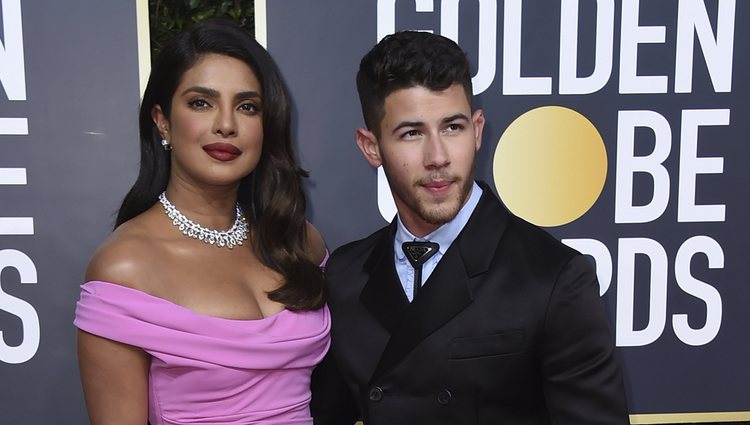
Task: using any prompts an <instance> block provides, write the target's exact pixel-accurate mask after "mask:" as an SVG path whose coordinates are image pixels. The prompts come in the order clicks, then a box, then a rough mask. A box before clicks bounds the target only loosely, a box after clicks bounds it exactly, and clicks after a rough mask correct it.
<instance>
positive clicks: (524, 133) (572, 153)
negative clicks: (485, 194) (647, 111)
mask: <svg viewBox="0 0 750 425" xmlns="http://www.w3.org/2000/svg"><path fill="white" fill-rule="evenodd" d="M606 175H607V152H606V150H605V147H604V141H603V140H602V137H601V135H600V134H599V131H598V130H597V129H596V127H594V125H593V124H592V123H591V122H590V121H589V120H588V119H586V117H584V116H583V115H581V114H579V113H578V112H576V111H574V110H572V109H568V108H564V107H561V106H543V107H540V108H536V109H532V110H531V111H528V112H526V113H525V114H523V115H521V116H520V117H518V118H516V120H515V121H513V122H512V123H511V124H510V126H508V128H507V129H506V130H505V132H504V133H503V135H502V136H501V137H500V141H499V142H498V144H497V149H496V150H495V157H494V160H493V176H494V179H495V187H496V188H497V191H498V193H499V194H500V198H502V200H503V203H505V205H506V206H507V207H508V209H510V210H511V211H512V212H513V213H514V214H516V215H517V216H519V217H521V218H523V219H525V220H527V221H529V222H531V223H534V224H536V225H538V226H545V227H551V226H561V225H563V224H567V223H570V222H572V221H574V220H576V219H577V218H579V217H580V216H582V215H583V214H585V213H586V211H588V210H589V209H590V208H591V206H592V205H594V202H596V200H597V198H598V197H599V195H600V194H601V192H602V188H603V187H604V180H605V179H606Z"/></svg>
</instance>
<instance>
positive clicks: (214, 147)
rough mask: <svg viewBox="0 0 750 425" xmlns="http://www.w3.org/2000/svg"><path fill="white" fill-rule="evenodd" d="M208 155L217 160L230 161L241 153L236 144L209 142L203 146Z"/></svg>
mask: <svg viewBox="0 0 750 425" xmlns="http://www.w3.org/2000/svg"><path fill="white" fill-rule="evenodd" d="M203 150H204V151H206V153H207V154H208V156H210V157H211V158H213V159H216V160H219V161H231V160H233V159H235V158H237V157H238V156H240V154H241V153H242V151H241V150H239V149H237V147H236V146H234V145H231V144H229V143H211V144H210V145H206V146H203Z"/></svg>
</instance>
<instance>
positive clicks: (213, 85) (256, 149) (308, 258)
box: [75, 22, 330, 425]
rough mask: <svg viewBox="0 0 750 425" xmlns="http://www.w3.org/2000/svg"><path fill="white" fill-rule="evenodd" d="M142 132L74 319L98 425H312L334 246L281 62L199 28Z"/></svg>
mask: <svg viewBox="0 0 750 425" xmlns="http://www.w3.org/2000/svg"><path fill="white" fill-rule="evenodd" d="M139 121H140V138H141V169H140V174H139V176H138V179H137V181H136V183H135V185H134V186H133V188H132V189H131V190H130V192H129V193H128V194H127V196H126V197H125V199H124V201H123V204H122V207H121V208H120V211H119V214H118V217H117V223H116V226H115V231H114V232H113V233H112V235H111V236H110V237H109V238H108V239H107V240H106V241H105V242H104V243H103V245H102V246H101V247H100V248H99V250H98V251H97V252H96V254H95V255H94V257H93V259H92V260H91V263H90V264H89V267H88V269H87V273H86V280H87V283H86V284H84V285H83V286H82V292H81V300H80V301H79V302H78V305H77V309H76V319H75V324H76V326H77V327H78V328H79V331H78V357H79V363H80V369H81V379H82V382H83V389H84V395H85V397H86V404H87V407H88V410H89V416H90V418H91V422H92V424H94V425H97V424H138V425H143V424H145V423H146V422H147V420H148V421H150V422H151V424H152V425H161V424H183V423H190V424H196V423H211V424H250V423H252V424H312V419H311V418H310V413H309V408H308V404H309V400H310V390H309V381H310V374H311V371H312V369H313V367H314V366H315V365H316V364H317V363H318V362H319V361H320V360H321V358H322V357H323V355H324V354H325V351H326V350H327V349H328V344H329V335H328V332H329V329H330V323H329V314H328V310H327V309H326V307H325V306H324V301H325V300H324V286H323V276H322V272H321V270H320V268H319V266H318V265H319V264H321V263H322V262H323V260H324V256H325V248H324V245H323V242H322V240H321V238H320V236H319V235H318V233H317V232H316V231H315V230H314V229H313V228H312V226H310V225H309V223H307V222H306V221H305V218H304V212H305V199H304V195H303V192H302V187H301V178H302V177H303V176H306V174H305V172H304V171H302V170H301V169H300V168H299V167H298V165H297V164H296V163H295V161H294V159H293V155H292V150H291V142H290V105H289V99H288V96H287V93H286V90H285V88H284V84H283V82H282V80H281V77H280V75H279V72H278V70H277V68H276V65H275V64H274V63H273V60H272V59H271V57H270V56H269V55H268V53H267V52H266V51H265V50H264V49H263V48H262V47H261V46H260V45H259V44H258V43H257V42H256V41H255V40H253V39H252V38H251V37H250V36H249V35H248V34H247V33H245V32H244V31H243V30H242V29H240V28H239V27H238V26H236V25H234V24H231V23H227V22H210V23H202V24H198V25H196V26H195V27H194V29H192V30H191V31H189V32H185V33H182V34H180V35H178V36H177V37H176V38H175V39H174V40H172V41H171V42H170V43H168V44H167V45H165V46H164V48H163V50H162V52H161V54H160V55H159V57H158V58H157V60H156V63H155V65H154V68H153V70H152V72H151V77H150V78H149V82H148V86H147V87H146V92H145V94H144V98H143V102H142V104H141V110H140V116H139Z"/></svg>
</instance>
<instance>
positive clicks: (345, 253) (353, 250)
mask: <svg viewBox="0 0 750 425" xmlns="http://www.w3.org/2000/svg"><path fill="white" fill-rule="evenodd" d="M389 229H390V226H385V227H382V228H380V229H378V230H376V231H375V232H373V233H372V234H370V235H369V236H367V237H364V238H362V239H358V240H355V241H352V242H349V243H346V244H344V245H342V246H340V247H338V248H336V249H335V250H334V251H333V253H332V254H331V258H330V259H329V260H328V264H327V268H328V269H329V270H330V269H331V267H345V266H347V265H350V264H352V263H353V262H356V263H360V264H362V263H364V262H365V261H366V260H367V258H369V256H370V253H371V252H372V250H373V249H374V248H375V246H376V245H377V244H378V241H380V240H381V239H382V238H383V237H385V236H386V234H387V233H388V231H389Z"/></svg>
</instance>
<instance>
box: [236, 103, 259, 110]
mask: <svg viewBox="0 0 750 425" xmlns="http://www.w3.org/2000/svg"><path fill="white" fill-rule="evenodd" d="M239 109H240V110H242V111H245V112H258V111H260V108H259V107H258V106H257V105H255V104H254V103H243V104H242V105H240V107H239Z"/></svg>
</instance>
